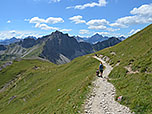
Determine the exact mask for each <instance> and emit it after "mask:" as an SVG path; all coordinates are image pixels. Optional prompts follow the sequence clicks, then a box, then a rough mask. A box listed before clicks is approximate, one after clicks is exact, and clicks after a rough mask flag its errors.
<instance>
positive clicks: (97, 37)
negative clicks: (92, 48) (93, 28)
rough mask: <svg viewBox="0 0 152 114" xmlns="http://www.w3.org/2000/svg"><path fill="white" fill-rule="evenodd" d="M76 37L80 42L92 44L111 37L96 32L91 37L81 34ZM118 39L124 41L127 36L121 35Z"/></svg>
mask: <svg viewBox="0 0 152 114" xmlns="http://www.w3.org/2000/svg"><path fill="white" fill-rule="evenodd" d="M75 38H76V40H77V41H78V42H88V43H90V44H96V43H98V42H102V41H105V40H108V39H109V38H111V37H108V36H102V35H100V34H98V33H96V34H95V35H93V36H91V37H89V38H82V37H79V36H76V37H75ZM115 38H117V37H115ZM118 39H119V40H121V41H123V40H124V39H125V37H123V36H121V37H118Z"/></svg>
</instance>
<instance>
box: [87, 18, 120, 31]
mask: <svg viewBox="0 0 152 114" xmlns="http://www.w3.org/2000/svg"><path fill="white" fill-rule="evenodd" d="M86 25H88V26H89V27H88V28H89V29H96V30H106V31H110V32H113V31H118V30H120V29H113V28H108V27H107V25H109V21H107V20H106V19H94V20H90V21H88V22H87V23H86Z"/></svg>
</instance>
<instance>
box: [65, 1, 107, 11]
mask: <svg viewBox="0 0 152 114" xmlns="http://www.w3.org/2000/svg"><path fill="white" fill-rule="evenodd" d="M106 4H107V1H106V0H98V2H92V3H86V4H83V5H76V6H69V7H66V9H70V8H74V9H81V10H82V9H85V8H87V7H96V6H98V7H102V6H106Z"/></svg>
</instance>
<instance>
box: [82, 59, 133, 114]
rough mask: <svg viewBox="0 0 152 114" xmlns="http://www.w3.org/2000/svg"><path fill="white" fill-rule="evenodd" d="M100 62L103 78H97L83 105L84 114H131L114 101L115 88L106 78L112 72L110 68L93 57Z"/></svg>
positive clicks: (127, 109)
mask: <svg viewBox="0 0 152 114" xmlns="http://www.w3.org/2000/svg"><path fill="white" fill-rule="evenodd" d="M94 58H95V59H97V60H99V61H102V62H103V65H104V66H105V67H106V69H105V70H104V72H103V77H104V78H97V79H96V81H95V82H93V83H94V85H95V88H93V90H92V93H91V94H90V95H89V96H88V99H87V100H86V103H85V114H131V112H130V109H129V108H127V107H126V106H123V105H121V104H119V103H118V102H116V101H115V100H114V96H115V91H116V90H115V88H114V86H113V85H112V84H111V83H109V82H107V80H106V78H108V75H109V74H110V72H111V71H112V67H111V66H110V65H108V64H107V63H106V62H105V61H103V60H102V59H101V58H98V57H94Z"/></svg>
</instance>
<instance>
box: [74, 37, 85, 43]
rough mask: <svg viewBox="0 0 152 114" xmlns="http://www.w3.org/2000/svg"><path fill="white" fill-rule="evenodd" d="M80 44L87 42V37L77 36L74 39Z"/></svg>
mask: <svg viewBox="0 0 152 114" xmlns="http://www.w3.org/2000/svg"><path fill="white" fill-rule="evenodd" d="M74 38H75V39H76V40H77V41H78V42H85V40H87V38H85V37H79V36H75V37H74Z"/></svg>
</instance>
